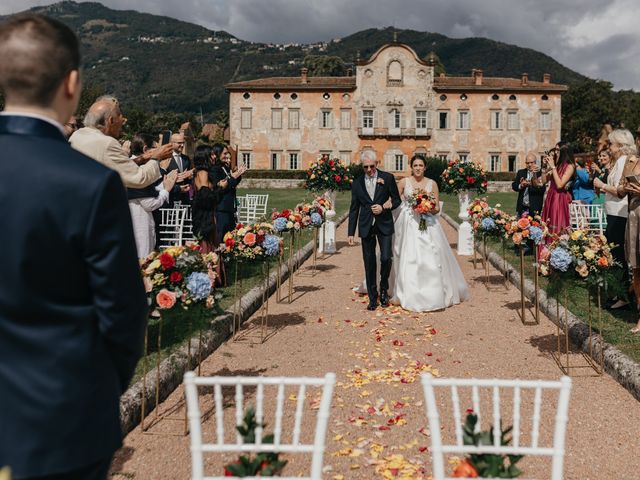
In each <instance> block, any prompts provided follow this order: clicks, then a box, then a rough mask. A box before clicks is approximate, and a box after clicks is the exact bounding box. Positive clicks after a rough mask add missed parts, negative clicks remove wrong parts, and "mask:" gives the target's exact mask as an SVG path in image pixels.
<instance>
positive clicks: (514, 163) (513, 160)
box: [507, 153, 518, 172]
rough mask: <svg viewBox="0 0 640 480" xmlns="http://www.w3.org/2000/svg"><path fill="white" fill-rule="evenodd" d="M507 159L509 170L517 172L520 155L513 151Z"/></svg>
mask: <svg viewBox="0 0 640 480" xmlns="http://www.w3.org/2000/svg"><path fill="white" fill-rule="evenodd" d="M507 160H508V162H509V171H510V172H515V171H516V169H517V168H518V155H516V154H515V153H512V154H510V155H509V156H508V157H507Z"/></svg>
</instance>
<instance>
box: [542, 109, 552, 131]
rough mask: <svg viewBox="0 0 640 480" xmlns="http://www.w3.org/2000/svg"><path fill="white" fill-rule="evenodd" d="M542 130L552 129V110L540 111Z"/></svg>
mask: <svg viewBox="0 0 640 480" xmlns="http://www.w3.org/2000/svg"><path fill="white" fill-rule="evenodd" d="M540 130H551V112H540Z"/></svg>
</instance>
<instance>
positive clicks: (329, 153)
mask: <svg viewBox="0 0 640 480" xmlns="http://www.w3.org/2000/svg"><path fill="white" fill-rule="evenodd" d="M320 156H321V157H326V158H333V152H332V151H331V150H320Z"/></svg>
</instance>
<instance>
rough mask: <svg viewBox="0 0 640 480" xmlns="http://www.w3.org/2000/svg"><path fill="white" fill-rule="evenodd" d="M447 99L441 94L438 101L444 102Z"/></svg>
mask: <svg viewBox="0 0 640 480" xmlns="http://www.w3.org/2000/svg"><path fill="white" fill-rule="evenodd" d="M446 99H447V96H446V95H445V94H444V93H443V94H442V95H440V101H441V102H444V101H445V100H446Z"/></svg>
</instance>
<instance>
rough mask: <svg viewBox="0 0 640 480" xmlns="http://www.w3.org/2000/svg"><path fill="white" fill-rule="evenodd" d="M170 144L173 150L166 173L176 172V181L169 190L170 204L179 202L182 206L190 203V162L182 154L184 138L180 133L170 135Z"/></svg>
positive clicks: (191, 176)
mask: <svg viewBox="0 0 640 480" xmlns="http://www.w3.org/2000/svg"><path fill="white" fill-rule="evenodd" d="M170 144H171V146H172V148H173V151H172V152H171V162H169V166H168V167H167V173H169V172H172V171H173V170H176V171H177V172H178V180H177V181H176V184H175V185H174V187H173V190H171V197H170V200H169V201H170V203H171V204H172V205H173V202H177V201H180V202H182V203H183V204H189V203H191V199H190V198H189V189H190V188H191V179H192V178H193V169H192V168H191V160H190V159H189V157H187V156H186V155H185V154H184V153H182V152H183V150H184V136H183V135H182V134H181V133H174V134H173V135H171V140H170Z"/></svg>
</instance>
